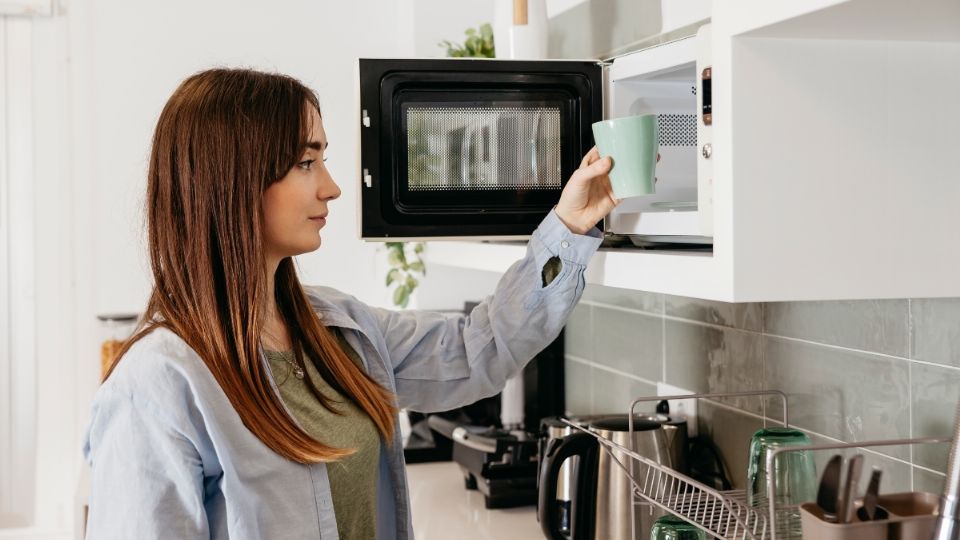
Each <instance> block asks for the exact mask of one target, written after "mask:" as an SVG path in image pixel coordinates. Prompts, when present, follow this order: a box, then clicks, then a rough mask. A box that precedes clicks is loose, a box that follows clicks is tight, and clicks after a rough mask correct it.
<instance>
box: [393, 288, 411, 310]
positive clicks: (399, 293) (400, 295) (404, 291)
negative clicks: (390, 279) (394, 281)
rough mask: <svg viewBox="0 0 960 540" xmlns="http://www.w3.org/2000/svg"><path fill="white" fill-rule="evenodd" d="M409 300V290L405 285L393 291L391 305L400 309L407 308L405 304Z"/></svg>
mask: <svg viewBox="0 0 960 540" xmlns="http://www.w3.org/2000/svg"><path fill="white" fill-rule="evenodd" d="M409 300H410V289H408V288H407V287H406V286H405V285H400V286H399V287H397V288H396V290H394V291H393V303H394V305H397V306H400V307H407V302H408V301H409Z"/></svg>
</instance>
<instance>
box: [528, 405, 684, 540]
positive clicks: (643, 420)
mask: <svg viewBox="0 0 960 540" xmlns="http://www.w3.org/2000/svg"><path fill="white" fill-rule="evenodd" d="M665 420H666V418H665V417H660V418H657V417H649V416H639V417H635V419H634V426H633V427H634V431H633V433H632V434H631V433H630V432H629V426H628V419H627V417H626V416H625V415H624V416H611V417H606V418H601V419H597V420H593V421H591V422H589V424H588V425H589V427H590V429H591V430H593V431H594V432H596V433H597V434H598V435H600V436H601V437H604V438H607V439H609V440H612V441H613V442H615V443H617V444H620V445H622V446H624V447H626V448H630V449H631V450H633V451H634V452H637V453H638V454H640V455H641V456H644V457H646V458H648V459H650V460H652V461H654V462H656V463H659V464H663V465H667V466H669V467H680V468H683V467H684V464H682V463H674V461H673V460H674V458H673V456H674V454H673V453H672V452H671V451H670V448H669V447H668V445H667V437H666V435H665V431H664V421H665ZM631 435H632V436H631ZM613 453H614V454H617V453H616V452H613ZM574 456H575V457H577V458H578V460H579V462H578V464H577V466H576V467H575V468H574V469H572V470H571V471H570V473H569V480H568V482H569V484H570V486H571V489H572V493H571V495H570V497H571V500H570V505H569V512H568V514H567V515H568V516H569V519H567V520H566V523H568V526H566V527H565V529H564V520H563V519H562V514H561V508H562V505H558V504H557V503H556V496H557V485H558V481H559V478H560V470H561V467H562V466H563V465H564V463H565V462H567V461H568V460H569V459H570V458H571V457H574ZM614 457H616V458H617V459H618V460H619V461H620V462H621V463H626V462H627V461H626V460H624V456H620V455H615V456H612V455H611V453H610V452H607V451H603V450H601V449H600V446H599V443H598V442H597V439H596V437H594V436H593V435H591V434H589V433H584V432H581V431H577V432H576V433H572V434H570V435H568V436H566V437H564V438H562V439H554V440H552V441H550V443H549V444H548V447H547V448H546V450H545V453H544V456H543V459H542V461H541V464H540V497H539V504H538V512H537V514H538V519H539V520H540V527H541V530H543V532H544V534H545V535H546V536H547V538H552V539H555V540H567V539H569V540H586V539H598V540H599V539H604V540H619V539H624V540H626V539H630V538H634V529H636V531H637V536H636V538H643V537H646V536H647V535H649V533H650V529H651V528H652V526H653V523H654V521H656V519H657V518H659V517H661V516H663V515H664V512H663V511H661V510H659V509H656V508H654V507H652V506H651V505H649V504H646V503H643V504H637V505H634V510H635V511H634V513H633V516H634V521H633V522H632V523H631V520H630V516H631V508H630V505H631V502H632V496H631V491H632V484H631V482H630V479H629V478H627V476H626V474H624V471H623V469H622V468H621V467H620V465H618V464H617V463H615V462H614V460H613V458H614Z"/></svg>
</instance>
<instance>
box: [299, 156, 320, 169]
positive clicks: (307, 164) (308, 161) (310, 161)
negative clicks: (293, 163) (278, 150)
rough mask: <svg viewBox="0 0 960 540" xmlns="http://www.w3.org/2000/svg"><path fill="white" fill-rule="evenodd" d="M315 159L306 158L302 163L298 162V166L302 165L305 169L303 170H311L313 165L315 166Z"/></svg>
mask: <svg viewBox="0 0 960 540" xmlns="http://www.w3.org/2000/svg"><path fill="white" fill-rule="evenodd" d="M315 161H316V160H315V159H305V160H303V161H301V162H300V163H297V167H300V168H301V169H303V170H305V171H309V170H310V169H311V167H313V163H314V162H315Z"/></svg>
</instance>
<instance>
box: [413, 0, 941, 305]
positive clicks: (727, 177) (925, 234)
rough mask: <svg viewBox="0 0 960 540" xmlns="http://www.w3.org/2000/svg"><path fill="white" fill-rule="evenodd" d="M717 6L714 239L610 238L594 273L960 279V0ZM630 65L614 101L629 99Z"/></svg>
mask: <svg viewBox="0 0 960 540" xmlns="http://www.w3.org/2000/svg"><path fill="white" fill-rule="evenodd" d="M713 9H714V11H713V13H712V36H711V37H710V44H711V49H712V50H711V55H712V71H713V78H712V81H713V109H714V111H713V126H712V131H713V133H712V150H713V152H712V155H711V157H710V159H709V163H708V164H707V166H708V167H709V170H710V180H711V184H712V186H711V187H712V196H711V199H712V200H711V202H712V216H710V221H711V223H709V224H708V226H707V227H706V229H707V232H709V233H711V234H712V236H713V240H714V245H713V251H712V253H706V252H690V251H638V250H622V249H621V250H618V249H610V250H601V252H600V253H598V254H597V256H596V257H595V258H594V260H593V262H592V263H591V266H590V269H589V271H588V273H587V279H588V281H589V282H591V283H598V284H602V285H607V286H613V287H624V288H631V289H639V290H646V291H653V292H662V293H668V294H676V295H681V296H690V297H697V298H706V299H714V300H721V301H728V302H741V301H790V300H825V299H858V298H904V297H945V296H960V249H958V248H957V246H956V242H955V241H954V240H953V239H954V238H955V236H956V234H957V231H960V211H958V210H957V206H958V204H960V161H958V159H957V156H958V150H960V106H958V105H957V103H955V101H956V97H955V96H956V95H957V89H958V88H960V69H958V66H960V2H957V1H956V0H918V1H915V2H910V3H901V2H897V1H894V0H849V1H836V0H806V1H802V2H767V1H764V0H743V1H738V2H715V3H714V8H713ZM643 53H644V51H640V52H638V53H634V55H641V54H643ZM632 56H633V55H631V56H626V57H621V58H618V59H615V60H614V63H613V67H612V68H611V73H614V74H616V73H617V72H616V69H617V66H618V65H620V66H625V65H629V64H630V63H631V62H633V60H631V57H632ZM642 75H643V74H641V73H637V74H635V76H637V77H642ZM618 78H619V80H621V81H624V80H625V81H628V82H629V80H630V79H631V78H632V76H631V75H630V74H629V73H624V72H623V70H622V69H621V72H620V73H619V74H618V75H616V76H615V77H612V82H611V87H612V88H611V94H612V95H613V98H614V100H613V104H612V106H611V107H610V109H609V114H611V115H612V116H620V115H624V114H630V113H631V105H630V104H624V103H617V101H616V97H617V90H616V88H617V84H618V82H617V80H618ZM621 95H623V93H622V92H621ZM698 160H701V164H700V165H699V167H700V168H701V169H702V168H703V167H704V165H703V163H702V159H701V158H700V157H698ZM702 202H703V201H701V203H702ZM625 204H626V203H625ZM701 206H703V205H701ZM711 229H712V230H711ZM523 249H524V248H523V247H522V246H519V245H502V244H483V243H464V242H451V243H446V242H434V243H432V244H430V246H429V249H428V260H429V261H430V262H431V263H432V264H446V265H451V266H459V267H471V268H480V269H485V270H491V271H503V270H505V269H506V268H507V267H508V266H509V264H510V263H512V262H513V261H514V260H516V259H517V258H519V257H520V256H522V253H523Z"/></svg>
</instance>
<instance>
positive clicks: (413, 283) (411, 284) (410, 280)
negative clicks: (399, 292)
mask: <svg viewBox="0 0 960 540" xmlns="http://www.w3.org/2000/svg"><path fill="white" fill-rule="evenodd" d="M419 284H420V283H419V282H418V281H417V280H416V279H415V278H414V277H413V276H410V275H408V276H407V283H406V287H407V288H408V289H410V291H411V292H412V291H413V290H414V289H416V288H417V285H419Z"/></svg>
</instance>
